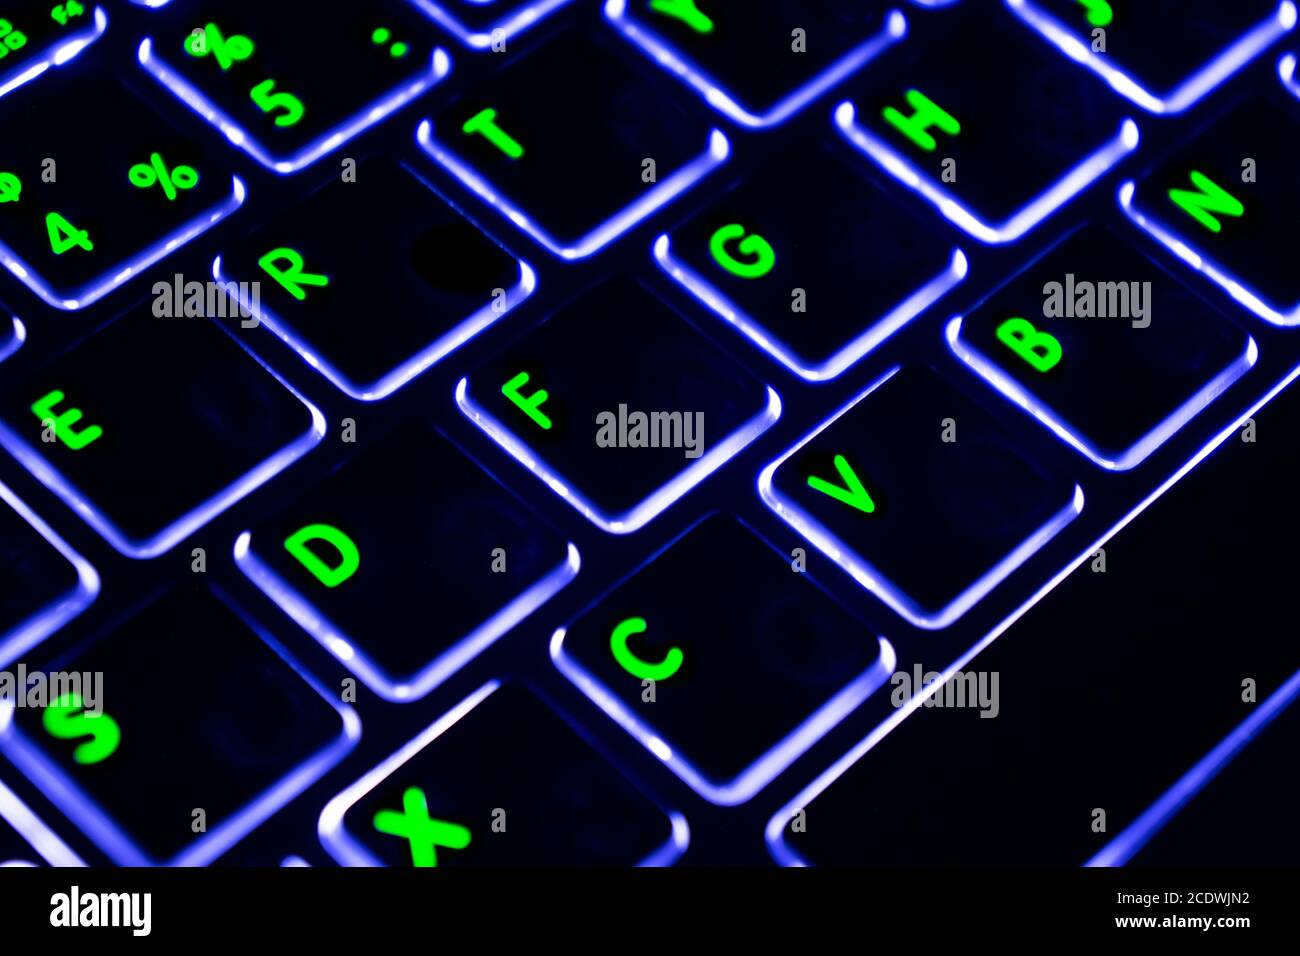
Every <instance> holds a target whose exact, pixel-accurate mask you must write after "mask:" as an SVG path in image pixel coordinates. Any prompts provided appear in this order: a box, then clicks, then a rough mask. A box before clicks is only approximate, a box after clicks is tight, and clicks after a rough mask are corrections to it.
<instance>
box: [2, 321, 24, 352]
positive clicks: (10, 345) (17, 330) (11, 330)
mask: <svg viewBox="0 0 1300 956" xmlns="http://www.w3.org/2000/svg"><path fill="white" fill-rule="evenodd" d="M26 339H27V328H26V326H24V325H23V323H22V322H21V321H19V320H18V318H17V317H14V318H11V319H10V320H9V321H8V322H5V321H4V320H3V319H0V362H3V361H4V360H5V359H7V358H8V357H9V356H11V355H13V354H14V353H15V352H17V351H18V349H20V348H21V347H22V344H23V342H24V341H26Z"/></svg>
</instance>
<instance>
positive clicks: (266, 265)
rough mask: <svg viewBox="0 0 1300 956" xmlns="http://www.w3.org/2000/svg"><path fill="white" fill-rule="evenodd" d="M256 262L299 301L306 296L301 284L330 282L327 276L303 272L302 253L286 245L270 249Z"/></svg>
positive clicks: (324, 284) (317, 284)
mask: <svg viewBox="0 0 1300 956" xmlns="http://www.w3.org/2000/svg"><path fill="white" fill-rule="evenodd" d="M281 263H282V264H281ZM257 264H258V265H259V266H261V267H262V269H263V270H265V272H266V274H267V275H269V276H270V277H271V278H272V279H274V280H275V281H276V282H278V283H280V285H281V286H283V287H284V288H285V289H286V290H288V292H289V294H290V295H291V296H293V297H294V298H295V299H297V300H298V301H299V302H301V301H302V300H303V299H305V298H307V293H306V292H303V291H302V287H303V286H305V285H314V286H326V285H329V284H330V277H329V276H325V275H317V274H316V273H314V272H304V271H303V267H302V266H303V263H302V254H301V253H299V252H298V251H297V250H295V249H290V248H289V247H288V246H281V247H280V248H278V249H272V250H271V251H270V252H268V253H267V254H266V255H264V256H262V258H260V259H258V260H257Z"/></svg>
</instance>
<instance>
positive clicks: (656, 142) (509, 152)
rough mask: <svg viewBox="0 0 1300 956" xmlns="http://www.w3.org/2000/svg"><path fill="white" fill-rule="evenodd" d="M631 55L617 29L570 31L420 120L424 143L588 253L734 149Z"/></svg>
mask: <svg viewBox="0 0 1300 956" xmlns="http://www.w3.org/2000/svg"><path fill="white" fill-rule="evenodd" d="M628 60H629V55H628V52H627V50H626V49H625V48H623V47H622V46H620V45H619V41H618V40H617V39H616V38H614V37H593V36H588V35H585V34H580V33H573V32H569V33H565V34H562V35H561V36H559V37H557V38H556V39H554V40H552V41H551V42H549V43H548V44H546V45H545V46H544V47H542V48H541V49H540V50H538V51H536V52H533V53H530V54H529V55H528V56H526V57H525V58H524V59H522V60H518V61H516V62H514V63H512V64H510V65H509V66H508V67H506V68H505V69H504V70H499V71H497V72H496V73H494V74H493V75H492V76H491V77H490V78H489V79H488V80H486V81H485V82H484V83H483V84H481V85H479V86H478V87H477V88H476V89H475V90H474V91H473V92H471V93H470V94H468V95H466V96H464V97H462V98H461V99H459V100H458V101H457V102H455V103H454V104H452V105H450V106H448V107H446V108H445V109H443V110H442V111H441V112H440V113H439V114H438V116H437V117H436V118H435V119H434V120H433V121H432V122H428V121H426V122H424V123H422V124H421V125H420V129H419V134H418V135H419V141H420V144H421V145H422V146H423V147H424V149H425V150H426V151H427V152H428V153H429V155H430V156H432V157H433V158H434V159H435V160H437V161H438V162H439V163H441V164H442V165H443V166H444V167H445V168H446V169H447V170H448V171H449V172H451V173H452V174H453V175H454V176H456V177H457V178H459V179H460V180H461V182H462V183H464V185H465V186H466V187H467V188H469V189H470V190H472V191H473V192H475V193H476V194H477V195H478V196H479V197H480V198H481V199H483V200H484V201H485V202H488V203H490V204H491V205H493V206H495V207H496V208H497V209H498V210H499V211H500V212H501V213H502V214H504V215H505V216H506V217H507V218H508V219H510V221H511V222H513V223H514V224H515V225H516V226H518V227H519V228H520V229H523V230H524V231H525V232H527V233H528V234H529V235H530V236H532V237H533V239H535V240H536V241H537V242H538V243H540V244H541V245H542V246H544V247H546V248H547V249H548V250H550V251H551V252H552V253H554V254H555V255H557V256H560V257H561V258H564V259H581V258H584V257H586V256H589V255H591V254H592V253H594V252H596V251H598V250H599V249H601V248H603V247H604V246H605V245H606V244H607V243H609V242H611V241H613V240H614V239H616V238H618V236H620V235H622V234H623V233H624V232H626V231H627V230H628V229H630V228H631V227H632V226H633V225H635V224H636V223H638V222H640V221H641V220H642V219H644V218H645V217H646V216H648V215H649V214H650V213H652V212H653V211H654V210H656V209H658V208H659V207H660V206H663V205H664V204H665V203H667V202H670V201H671V200H672V199H674V198H675V197H676V196H677V195H679V194H680V193H681V192H683V191H685V190H686V189H688V188H690V187H691V186H692V185H693V184H694V183H696V182H697V181H699V179H700V178H701V177H703V176H704V175H705V174H706V173H708V172H709V171H710V170H712V169H713V168H715V167H716V166H718V165H719V164H721V163H722V162H723V161H725V159H726V158H727V155H728V153H729V151H730V146H729V144H728V142H727V138H726V137H725V136H724V135H723V134H722V133H721V131H719V130H716V129H711V128H710V125H709V123H708V122H706V121H705V119H704V118H703V116H698V115H696V113H695V112H692V111H690V110H688V109H686V108H684V107H683V106H679V105H678V101H679V100H680V97H673V96H671V95H669V93H671V92H672V91H671V90H667V91H665V90H662V89H660V84H659V83H657V82H650V81H648V80H647V79H646V78H645V77H643V76H642V74H641V73H640V72H638V70H637V69H636V68H635V67H634V65H633V64H632V63H630V62H629V61H628ZM647 69H648V68H647ZM664 82H667V81H664Z"/></svg>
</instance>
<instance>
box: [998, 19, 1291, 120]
mask: <svg viewBox="0 0 1300 956" xmlns="http://www.w3.org/2000/svg"><path fill="white" fill-rule="evenodd" d="M1006 2H1007V6H1009V7H1010V8H1011V9H1012V10H1014V11H1015V12H1016V14H1018V15H1019V16H1020V18H1021V19H1022V20H1024V21H1025V22H1026V23H1028V24H1029V25H1030V26H1032V27H1033V28H1034V29H1036V30H1037V31H1038V32H1039V33H1041V34H1042V35H1043V37H1044V38H1046V39H1047V40H1049V41H1051V42H1052V43H1054V44H1055V45H1056V46H1057V47H1059V48H1060V50H1061V51H1062V52H1063V53H1064V54H1065V55H1066V56H1067V57H1068V58H1069V59H1070V60H1071V61H1073V62H1075V63H1080V62H1081V63H1084V64H1086V65H1087V67H1088V68H1089V69H1091V70H1093V71H1094V72H1095V73H1097V74H1098V75H1100V76H1102V77H1104V78H1105V79H1106V81H1107V82H1108V83H1109V85H1110V87H1111V88H1112V89H1114V90H1115V91H1117V92H1118V93H1120V94H1121V95H1123V96H1126V97H1127V98H1128V99H1130V100H1132V101H1133V102H1134V103H1136V104H1137V105H1138V106H1140V107H1142V108H1143V109H1144V110H1148V111H1150V112H1152V113H1181V112H1182V111H1183V110H1185V109H1187V108H1188V107H1189V106H1192V105H1193V104H1195V103H1196V102H1197V101H1198V100H1200V99H1201V97H1203V96H1205V95H1207V94H1208V93H1210V92H1211V91H1212V90H1214V89H1215V88H1216V87H1217V86H1219V84H1220V83H1222V82H1223V81H1224V80H1225V79H1226V78H1227V77H1229V76H1231V75H1232V74H1233V73H1235V72H1236V71H1237V70H1238V69H1240V68H1241V67H1242V66H1244V65H1246V64H1247V63H1249V62H1250V61H1251V59H1252V58H1253V57H1254V56H1255V55H1256V54H1258V53H1260V52H1262V51H1263V50H1265V49H1266V48H1267V47H1268V46H1269V44H1271V43H1272V42H1273V41H1274V40H1276V39H1277V38H1278V37H1279V36H1281V35H1282V34H1284V33H1286V32H1287V31H1288V30H1290V29H1291V28H1292V27H1293V26H1295V18H1296V12H1295V7H1294V6H1293V5H1292V4H1291V3H1290V2H1280V0H1246V2H1241V3H1220V2H1217V0H1006Z"/></svg>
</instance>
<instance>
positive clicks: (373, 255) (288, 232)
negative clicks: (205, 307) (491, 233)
mask: <svg viewBox="0 0 1300 956" xmlns="http://www.w3.org/2000/svg"><path fill="white" fill-rule="evenodd" d="M216 273H217V276H218V278H220V279H222V280H225V281H234V282H241V283H242V282H248V283H252V282H258V283H260V286H259V288H260V290H261V295H260V303H258V304H251V303H249V304H247V305H246V310H247V311H250V312H252V313H253V314H254V315H255V316H256V317H257V318H258V319H259V320H260V321H261V322H262V323H265V325H266V326H267V328H269V329H270V330H271V331H272V332H274V333H275V334H276V335H278V336H279V337H280V338H282V339H284V340H285V341H286V342H288V343H289V344H290V345H291V346H292V347H293V348H294V349H295V350H296V351H297V352H298V353H299V354H300V355H302V356H303V357H304V358H305V359H307V361H308V362H309V363H310V364H311V365H312V367H313V368H316V369H318V370H319V371H320V372H321V373H322V374H323V375H325V377H326V378H328V379H329V380H330V381H331V382H333V383H334V385H336V386H337V387H338V388H340V389H342V390H343V391H344V392H346V393H347V394H349V395H351V396H352V397H353V398H357V399H361V400H363V401H374V400H376V399H380V398H384V397H385V396H387V395H389V394H391V393H392V392H394V391H395V390H397V389H398V388H400V387H401V386H402V385H404V384H405V383H406V382H408V381H410V380H411V379H412V378H414V377H415V376H416V375H418V374H420V373H421V372H422V371H424V370H425V369H426V368H428V367H429V366H430V365H432V364H433V363H434V362H437V361H438V360H439V359H441V358H442V357H443V356H445V355H446V354H447V353H448V352H450V351H452V350H453V349H455V348H458V347H459V346H461V345H462V344H464V343H465V342H466V341H467V340H468V339H469V338H471V337H472V336H474V335H476V334H478V333H479V332H481V331H482V330H483V329H485V328H487V327H488V326H489V325H491V324H492V323H493V322H494V321H496V320H497V319H499V318H500V317H501V316H502V315H504V314H505V313H506V312H507V311H509V310H510V309H512V308H513V307H514V306H516V305H518V304H519V303H520V302H522V301H523V300H524V299H526V298H528V296H529V295H530V294H531V293H532V290H533V287H534V285H535V282H536V278H535V275H534V273H533V271H532V269H531V268H530V267H529V266H528V264H527V263H525V262H523V261H521V260H518V259H515V258H514V257H513V256H511V255H510V254H509V253H507V252H505V251H504V250H503V249H501V248H500V247H499V246H498V245H496V243H494V242H493V241H492V240H491V239H489V238H488V237H487V236H485V235H484V234H483V233H482V232H480V231H479V230H478V229H477V228H476V227H475V226H473V225H471V224H470V223H469V222H467V221H466V220H465V219H463V218H462V217H461V216H460V215H459V214H458V213H456V212H455V211H454V210H452V209H451V207H450V206H448V205H447V204H446V203H444V202H443V201H442V200H440V199H439V198H438V197H437V196H436V195H434V193H433V192H432V191H430V190H429V189H428V188H427V187H426V186H424V185H423V184H422V183H420V182H418V181H416V180H415V179H414V177H412V175H411V174H410V173H409V172H407V171H406V170H405V169H404V168H402V167H400V166H398V165H397V164H395V163H391V162H377V163H362V164H361V165H360V166H359V167H358V168H357V170H356V180H355V181H354V182H344V181H341V180H339V179H337V178H332V179H331V180H330V182H329V184H328V185H326V186H324V187H322V188H321V189H319V190H317V191H316V192H315V193H313V194H312V195H311V196H309V197H308V198H307V199H306V200H304V201H303V202H302V203H301V204H299V205H298V206H296V207H295V208H293V209H292V210H290V211H289V212H287V213H285V214H283V215H282V216H280V217H278V218H277V219H275V220H273V221H272V222H271V223H270V224H268V225H266V226H264V227H263V228H261V229H259V230H258V231H257V232H256V233H254V234H253V235H251V236H249V237H248V238H246V239H244V240H242V241H240V242H238V243H237V244H235V245H234V247H233V248H232V249H230V250H229V251H228V252H224V251H223V254H222V255H221V257H220V259H219V260H218V263H217V268H216ZM250 288H251V287H250ZM359 315H364V316H365V317H366V321H365V323H364V327H359V326H358V324H357V316H359ZM241 324H243V325H246V326H247V325H251V324H253V323H252V322H251V321H248V320H245V321H243V322H242V323H241Z"/></svg>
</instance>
